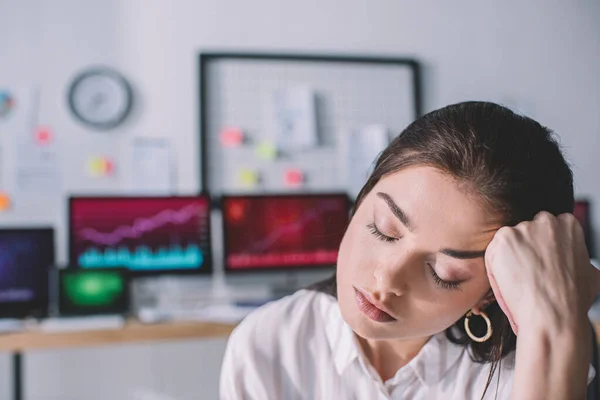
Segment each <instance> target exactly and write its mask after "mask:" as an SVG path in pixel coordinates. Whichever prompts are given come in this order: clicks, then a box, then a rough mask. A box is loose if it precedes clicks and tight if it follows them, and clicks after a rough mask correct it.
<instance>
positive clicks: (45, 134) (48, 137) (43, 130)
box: [35, 126, 52, 145]
mask: <svg viewBox="0 0 600 400" xmlns="http://www.w3.org/2000/svg"><path fill="white" fill-rule="evenodd" d="M35 141H36V142H37V144H39V145H45V144H49V143H50V142H52V131H51V130H50V128H48V127H46V126H41V127H38V128H37V130H36V132H35Z"/></svg>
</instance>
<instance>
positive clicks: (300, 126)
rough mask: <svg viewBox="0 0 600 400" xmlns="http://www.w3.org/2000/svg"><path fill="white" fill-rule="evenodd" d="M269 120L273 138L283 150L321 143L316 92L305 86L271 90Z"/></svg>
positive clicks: (290, 150) (294, 150) (299, 148)
mask: <svg viewBox="0 0 600 400" xmlns="http://www.w3.org/2000/svg"><path fill="white" fill-rule="evenodd" d="M268 104H269V106H270V107H269V114H270V117H269V119H268V123H270V128H269V130H270V131H271V132H270V133H271V135H272V136H271V137H272V138H273V139H274V140H275V143H276V144H277V148H278V149H280V150H281V151H283V152H288V153H289V152H296V151H302V150H307V149H312V148H314V147H315V146H317V145H318V134H317V105H316V92H315V91H314V90H313V89H312V88H310V87H308V86H305V85H300V86H290V87H286V88H282V89H277V90H275V91H274V92H272V93H271V98H270V101H269V103H268Z"/></svg>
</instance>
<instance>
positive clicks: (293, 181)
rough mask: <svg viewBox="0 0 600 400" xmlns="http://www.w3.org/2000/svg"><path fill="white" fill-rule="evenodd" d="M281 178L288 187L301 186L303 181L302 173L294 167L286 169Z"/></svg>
mask: <svg viewBox="0 0 600 400" xmlns="http://www.w3.org/2000/svg"><path fill="white" fill-rule="evenodd" d="M283 179H284V181H285V184H286V186H288V187H298V186H302V184H303V183H304V173H303V172H302V171H301V170H299V169H296V168H292V169H288V170H286V171H285V175H284V178H283Z"/></svg>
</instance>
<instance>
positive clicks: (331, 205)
mask: <svg viewBox="0 0 600 400" xmlns="http://www.w3.org/2000/svg"><path fill="white" fill-rule="evenodd" d="M339 208H340V204H339V203H337V202H331V201H328V202H323V203H322V204H321V206H320V207H317V208H313V209H312V210H310V211H308V212H306V213H305V214H304V215H303V216H302V218H300V219H299V220H298V221H296V222H294V223H292V224H289V225H284V226H282V227H280V228H278V229H275V230H274V231H273V232H271V234H270V235H269V236H267V237H266V238H265V239H263V240H261V241H260V242H256V243H254V244H252V246H251V247H250V249H248V250H249V252H251V253H254V252H258V253H260V252H263V251H265V250H267V249H268V248H269V247H271V246H272V245H273V244H275V242H277V241H278V240H279V239H280V238H282V237H283V236H285V235H286V234H289V233H293V232H297V231H299V230H301V229H302V228H304V227H305V226H306V225H308V224H309V223H310V222H311V221H314V220H316V219H318V218H319V217H320V216H321V215H322V214H323V213H325V212H326V211H334V210H338V209H339Z"/></svg>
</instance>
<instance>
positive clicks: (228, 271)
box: [219, 192, 353, 275]
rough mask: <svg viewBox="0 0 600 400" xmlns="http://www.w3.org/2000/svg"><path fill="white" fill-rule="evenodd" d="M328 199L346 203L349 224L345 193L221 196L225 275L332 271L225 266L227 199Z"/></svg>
mask: <svg viewBox="0 0 600 400" xmlns="http://www.w3.org/2000/svg"><path fill="white" fill-rule="evenodd" d="M328 197H329V198H330V197H341V198H343V199H344V200H345V202H346V204H345V205H346V209H347V210H348V223H350V219H351V215H352V207H353V202H352V200H351V199H350V196H349V195H348V194H347V193H345V192H323V193H248V194H238V193H235V194H223V195H221V196H220V202H219V207H220V210H221V235H222V242H221V243H222V245H223V254H222V262H223V270H224V272H225V274H227V275H241V274H244V273H269V272H277V273H281V272H289V273H298V272H302V271H307V272H315V271H324V272H327V271H334V270H335V268H336V264H335V263H334V264H333V265H332V264H310V265H302V264H299V265H288V266H285V267H251V268H230V267H228V265H227V254H228V249H227V247H228V246H227V227H226V223H225V215H224V212H225V201H227V200H228V199H248V198H263V199H264V198H267V199H281V198H311V199H314V198H328Z"/></svg>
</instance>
